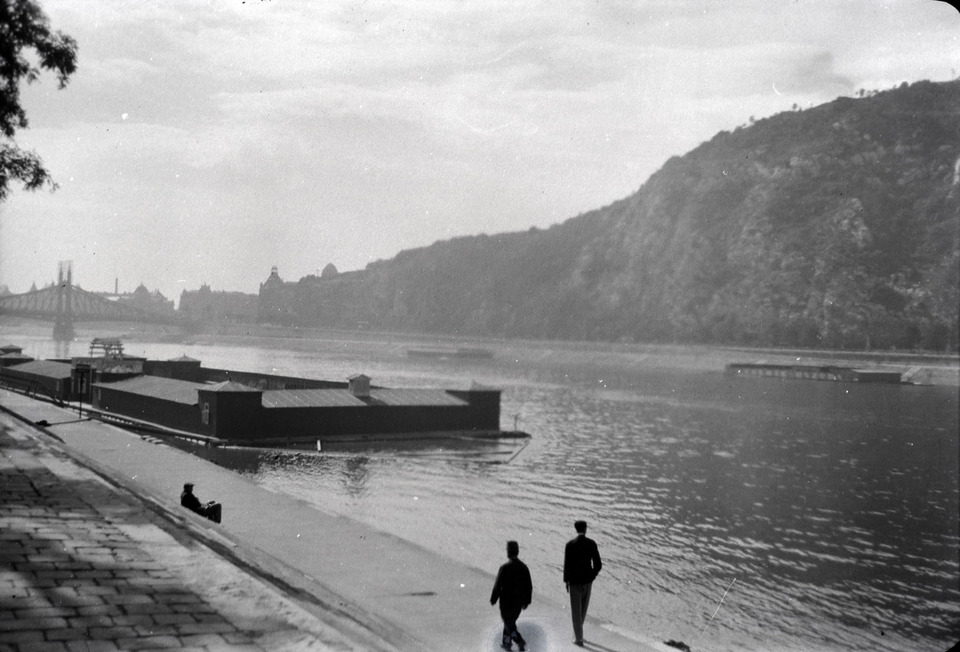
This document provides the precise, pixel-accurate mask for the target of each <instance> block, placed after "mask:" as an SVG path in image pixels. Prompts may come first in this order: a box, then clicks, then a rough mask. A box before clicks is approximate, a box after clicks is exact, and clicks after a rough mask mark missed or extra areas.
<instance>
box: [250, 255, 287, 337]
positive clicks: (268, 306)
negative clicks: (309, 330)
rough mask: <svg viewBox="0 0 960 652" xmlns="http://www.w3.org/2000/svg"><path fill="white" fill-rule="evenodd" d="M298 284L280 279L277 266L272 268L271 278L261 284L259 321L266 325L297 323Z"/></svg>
mask: <svg viewBox="0 0 960 652" xmlns="http://www.w3.org/2000/svg"><path fill="white" fill-rule="evenodd" d="M296 286H297V284H296V283H286V282H284V280H283V279H282V278H280V273H279V272H278V271H277V267H276V265H274V266H273V267H271V268H270V276H268V277H267V280H266V281H264V282H263V283H261V284H260V293H259V298H260V306H259V311H258V319H257V321H259V322H261V323H265V324H278V325H281V326H291V325H293V324H294V322H295V321H296V314H295V313H296V311H295V310H294V306H295V305H296Z"/></svg>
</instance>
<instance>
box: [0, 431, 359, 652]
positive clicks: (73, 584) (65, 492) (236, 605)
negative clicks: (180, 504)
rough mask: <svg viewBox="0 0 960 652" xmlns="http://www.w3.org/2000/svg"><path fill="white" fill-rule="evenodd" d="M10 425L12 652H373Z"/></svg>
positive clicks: (7, 611) (2, 608) (5, 592)
mask: <svg viewBox="0 0 960 652" xmlns="http://www.w3.org/2000/svg"><path fill="white" fill-rule="evenodd" d="M36 437H37V435H35V434H30V433H29V432H28V431H27V430H25V429H24V428H22V427H19V426H18V424H16V423H15V422H13V420H12V419H10V418H9V417H6V418H0V652H6V651H18V652H20V651H22V652H27V651H31V650H84V651H86V650H91V651H92V650H118V649H119V650H146V649H169V648H175V649H197V650H211V649H215V650H219V649H229V650H275V649H287V650H294V649H295V650H330V649H336V650H351V649H362V648H361V647H359V646H357V645H354V644H352V643H351V642H350V641H349V640H347V639H345V638H344V637H342V636H340V635H339V634H338V632H336V631H335V630H333V629H331V628H330V627H329V626H328V625H324V624H322V623H319V622H318V621H316V619H313V618H312V617H311V616H310V615H309V614H307V613H306V612H303V611H302V610H299V609H298V607H297V606H296V605H294V604H293V603H291V602H289V601H287V600H285V598H283V597H282V596H280V595H279V594H277V593H275V592H273V591H271V590H270V589H268V587H266V586H265V585H263V584H262V583H260V582H259V581H258V580H256V579H255V578H252V577H250V576H249V575H246V574H244V573H242V571H239V569H237V568H235V567H233V566H232V565H230V564H229V563H227V562H226V561H224V560H223V559H222V558H220V557H218V556H217V555H215V554H214V553H213V552H212V551H210V550H209V549H207V548H205V547H203V546H202V545H201V544H199V543H197V542H195V541H193V540H190V539H189V538H188V537H185V536H181V537H180V540H177V539H176V538H175V535H176V533H172V534H171V532H169V531H168V529H164V528H162V527H160V525H158V520H159V519H158V518H157V517H156V516H155V515H153V514H152V513H150V512H149V510H147V509H145V507H144V505H143V504H142V503H139V502H138V501H137V500H136V499H135V498H133V497H131V496H129V495H126V494H125V493H124V492H123V491H122V490H120V489H118V488H116V487H114V486H113V485H110V484H108V483H107V482H105V481H104V480H103V479H101V478H100V477H99V476H97V475H96V474H94V473H93V472H91V471H89V470H88V469H86V468H83V467H81V466H80V465H78V464H76V463H75V462H73V460H71V459H69V458H68V457H67V456H66V455H65V454H64V453H62V452H61V451H58V450H56V449H55V448H53V447H50V446H46V445H44V444H43V443H42V442H40V441H39V440H38V439H37V438H36Z"/></svg>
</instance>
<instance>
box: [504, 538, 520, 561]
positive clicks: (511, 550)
mask: <svg viewBox="0 0 960 652" xmlns="http://www.w3.org/2000/svg"><path fill="white" fill-rule="evenodd" d="M519 554H520V544H519V543H517V542H516V541H507V557H516V556H517V555H519Z"/></svg>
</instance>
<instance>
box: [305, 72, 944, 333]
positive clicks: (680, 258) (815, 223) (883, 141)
mask: <svg viewBox="0 0 960 652" xmlns="http://www.w3.org/2000/svg"><path fill="white" fill-rule="evenodd" d="M958 269H960V80H957V81H954V82H948V83H931V82H918V83H915V84H913V85H909V86H908V85H906V84H904V85H903V86H901V87H899V88H896V89H894V90H890V91H885V92H880V93H873V94H868V96H867V97H861V98H857V99H853V98H839V99H837V100H836V101H833V102H830V103H828V104H825V105H822V106H819V107H816V108H813V109H809V110H804V111H791V112H785V113H781V114H779V115H776V116H773V117H771V118H768V119H764V120H760V121H758V122H756V123H753V124H751V125H749V126H745V127H740V128H737V129H736V130H734V131H733V132H721V133H719V134H717V135H716V136H715V137H714V138H713V139H711V140H710V141H709V142H706V143H703V144H702V145H700V146H699V147H697V148H696V149H694V150H693V151H691V152H689V153H688V154H686V155H684V156H680V157H674V158H672V159H670V160H669V161H667V163H666V164H665V165H664V166H663V168H661V169H660V170H659V171H658V172H657V173H655V174H654V175H653V176H651V177H650V179H649V180H648V181H647V182H646V183H645V184H644V185H643V186H642V187H641V188H640V189H639V190H638V191H637V192H636V193H635V194H634V195H632V196H630V197H627V198H626V199H623V200H621V201H618V202H616V203H614V204H611V205H610V206H606V207H604V208H601V209H599V210H596V211H592V212H590V213H587V214H584V215H580V216H578V217H575V218H573V219H570V220H568V221H566V222H563V223H561V224H558V225H556V226H553V227H551V228H549V229H546V230H538V229H531V230H530V231H527V232H521V233H506V234H499V235H481V236H476V237H467V238H457V239H454V240H449V241H443V242H438V243H435V244H433V245H431V246H429V247H424V248H421V249H415V250H410V251H404V252H401V253H400V254H399V255H398V256H396V257H395V258H394V259H392V260H387V261H380V262H377V263H374V264H372V265H370V266H369V267H368V268H367V269H366V270H365V273H363V279H362V282H359V283H353V284H352V285H351V288H352V289H351V291H350V293H349V294H350V296H349V297H344V296H343V292H342V290H341V291H340V292H339V293H338V294H337V296H338V300H337V304H338V305H337V310H335V311H334V310H325V309H324V305H323V304H324V296H325V295H326V296H329V294H330V293H329V292H326V291H323V290H322V288H321V287H320V286H322V285H323V284H322V283H320V284H316V287H317V288H318V290H317V292H316V293H315V294H314V295H313V297H312V298H311V299H309V300H307V301H306V302H305V303H304V306H305V307H306V305H307V304H312V306H313V308H312V309H311V311H310V315H311V316H310V319H309V321H310V322H313V324H314V325H331V326H333V325H339V326H346V325H352V324H356V323H357V322H358V321H359V322H362V323H364V324H367V325H368V326H369V327H371V328H378V329H380V328H382V329H392V330H397V329H400V330H417V331H433V332H443V333H460V334H479V335H491V336H510V337H533V338H572V339H591V340H592V339H598V340H630V341H646V342H657V341H671V342H684V341H689V342H712V343H742V344H757V345H785V346H825V347H844V348H888V347H893V346H895V347H898V348H926V349H938V350H943V349H950V350H956V349H957V334H958V305H960V295H958V288H960V279H958ZM304 299H307V297H301V299H300V300H301V301H303V300H304ZM304 309H305V308H304ZM305 316H306V313H304V317H305ZM317 320H319V321H320V322H321V323H320V324H317V323H316V321H317ZM322 322H326V323H322Z"/></svg>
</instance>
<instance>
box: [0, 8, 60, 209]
mask: <svg viewBox="0 0 960 652" xmlns="http://www.w3.org/2000/svg"><path fill="white" fill-rule="evenodd" d="M76 66H77V43H76V41H75V40H74V39H73V38H71V37H70V36H67V35H66V34H63V33H62V32H58V31H51V29H50V26H49V21H48V19H47V17H46V15H45V14H44V12H43V10H42V9H41V7H40V6H39V5H38V4H37V3H36V2H34V1H33V0H0V136H2V140H0V201H2V200H3V199H4V198H5V197H6V195H7V193H8V192H9V184H10V182H12V181H20V182H21V183H23V185H24V187H25V188H27V189H28V190H35V189H37V188H40V187H41V186H44V185H51V186H52V185H53V184H52V180H51V179H50V176H49V174H48V172H47V170H46V169H45V168H44V167H43V163H42V161H41V160H40V158H39V156H37V155H36V154H34V153H33V152H26V151H23V150H22V149H20V148H19V147H18V146H17V144H16V143H15V142H14V140H13V139H14V136H15V135H16V133H17V131H18V130H20V129H25V128H27V127H28V126H29V123H28V120H27V114H26V112H25V111H24V109H23V106H22V105H21V98H20V89H21V85H22V84H23V83H27V84H30V83H33V82H35V81H37V80H38V79H39V78H40V73H41V72H42V71H43V70H47V71H51V72H53V73H54V74H56V76H57V81H58V84H59V87H60V88H63V87H65V86H66V84H67V81H68V79H69V77H70V75H72V74H73V73H74V72H75V71H76Z"/></svg>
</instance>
